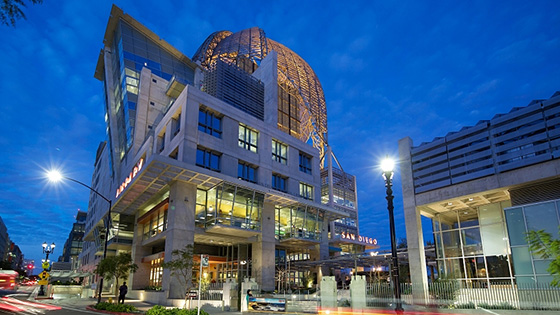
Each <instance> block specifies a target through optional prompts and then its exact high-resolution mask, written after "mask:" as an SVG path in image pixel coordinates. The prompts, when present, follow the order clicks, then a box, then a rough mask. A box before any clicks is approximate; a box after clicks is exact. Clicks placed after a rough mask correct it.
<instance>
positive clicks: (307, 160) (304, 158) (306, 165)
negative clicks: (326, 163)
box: [299, 152, 311, 174]
mask: <svg viewBox="0 0 560 315" xmlns="http://www.w3.org/2000/svg"><path fill="white" fill-rule="evenodd" d="M299 170H300V171H302V172H304V173H306V174H311V157H310V156H309V155H307V154H305V153H301V152H300V153H299Z"/></svg>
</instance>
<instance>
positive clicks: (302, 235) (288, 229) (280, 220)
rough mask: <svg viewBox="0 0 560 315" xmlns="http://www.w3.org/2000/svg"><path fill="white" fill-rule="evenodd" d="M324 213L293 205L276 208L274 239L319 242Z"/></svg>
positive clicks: (312, 208)
mask: <svg viewBox="0 0 560 315" xmlns="http://www.w3.org/2000/svg"><path fill="white" fill-rule="evenodd" d="M324 216H325V213H324V211H322V210H319V209H317V208H314V207H310V206H304V205H295V206H289V207H283V208H280V207H277V208H276V221H275V224H276V231H275V234H276V238H277V239H280V240H281V239H286V238H299V239H307V240H313V241H320V240H321V232H322V230H323V220H324Z"/></svg>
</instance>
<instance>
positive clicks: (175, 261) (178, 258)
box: [161, 244, 194, 307]
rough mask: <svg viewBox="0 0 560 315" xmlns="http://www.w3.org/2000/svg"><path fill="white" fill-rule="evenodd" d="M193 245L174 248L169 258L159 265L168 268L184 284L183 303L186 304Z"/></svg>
mask: <svg viewBox="0 0 560 315" xmlns="http://www.w3.org/2000/svg"><path fill="white" fill-rule="evenodd" d="M193 256H194V254H193V245H191V244H188V245H186V246H185V247H184V248H183V249H176V250H174V251H172V252H171V260H169V261H165V262H163V264H161V267H162V268H163V269H169V271H170V272H171V275H172V276H174V277H176V278H177V279H178V280H179V282H180V283H181V285H184V286H185V304H184V306H183V307H185V306H186V305H187V298H188V292H189V291H190V289H191V288H192V287H193V285H192V270H193V265H194V262H193Z"/></svg>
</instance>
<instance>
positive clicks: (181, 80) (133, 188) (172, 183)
mask: <svg viewBox="0 0 560 315" xmlns="http://www.w3.org/2000/svg"><path fill="white" fill-rule="evenodd" d="M103 42H104V47H103V49H102V50H101V52H100V55H99V59H98V63H97V68H96V71H95V78H97V79H98V80H100V81H101V82H102V83H103V86H104V91H105V110H106V123H107V139H106V140H105V141H103V142H102V143H101V144H100V146H99V148H98V152H97V156H96V161H95V165H94V174H93V177H92V184H91V186H92V187H93V188H94V189H95V190H96V191H98V192H99V193H100V194H102V195H103V196H107V198H109V199H110V200H111V205H112V208H111V212H110V214H111V215H110V216H108V213H109V212H108V209H109V206H110V203H109V202H107V200H104V199H103V198H102V197H100V196H99V195H97V194H95V193H92V194H91V195H90V201H89V211H88V214H87V219H86V222H85V236H84V240H85V242H84V246H83V252H82V253H81V254H80V260H81V264H82V266H83V267H82V268H83V270H84V271H92V270H93V269H94V266H95V264H96V263H97V261H98V260H99V259H100V258H101V257H102V255H103V246H104V242H103V240H104V238H105V236H106V235H107V233H108V238H109V240H108V255H115V254H117V253H119V252H130V253H131V255H132V257H133V259H134V262H135V263H136V264H137V265H138V266H139V269H138V271H137V272H136V273H135V274H133V275H131V278H130V279H129V283H130V287H131V288H132V289H133V290H139V289H143V288H146V287H161V288H162V293H161V294H162V295H164V298H179V299H182V298H184V293H185V287H184V285H182V284H180V283H179V281H178V280H177V279H176V278H174V277H172V276H171V274H170V273H169V271H168V270H164V269H162V267H161V263H162V262H163V261H167V260H170V259H172V251H173V250H178V249H183V248H185V246H186V245H194V252H195V254H197V255H198V254H206V255H209V267H208V269H207V270H206V272H205V277H207V280H208V281H212V282H223V281H226V279H234V280H235V279H236V281H240V280H241V279H243V278H245V277H251V278H254V279H255V280H256V282H257V283H258V284H259V285H260V286H261V288H262V289H264V290H273V289H274V288H275V287H277V284H278V282H279V281H281V282H283V283H289V284H294V285H297V284H299V282H300V281H302V280H301V279H302V278H303V277H304V276H307V277H311V278H313V279H315V281H316V282H317V281H319V280H320V278H321V276H322V275H323V274H324V273H325V272H329V270H328V269H327V270H322V269H321V267H314V268H311V269H309V268H308V269H307V270H292V269H290V268H289V266H290V261H295V260H310V261H315V260H322V259H326V258H328V257H329V255H330V252H329V249H330V250H331V251H332V250H334V251H336V250H345V251H350V250H352V247H355V246H362V247H361V248H362V249H363V246H365V245H370V246H373V245H374V244H373V241H372V239H371V238H363V239H360V236H359V234H358V233H359V230H358V215H357V213H358V212H357V197H356V190H357V189H356V180H355V177H354V176H352V175H349V174H347V173H345V172H344V171H343V170H342V167H340V165H339V164H338V161H336V159H334V158H333V154H332V151H331V148H330V147H329V145H328V143H327V116H326V104H325V99H324V95H323V90H322V87H321V84H320V82H319V80H318V79H317V76H316V75H315V73H314V72H313V70H312V69H311V67H310V66H309V65H308V64H307V63H306V62H305V61H304V60H303V59H302V58H301V57H299V56H298V55H297V54H296V53H294V52H293V51H291V50H290V49H289V48H287V47H285V46H284V45H282V44H280V43H278V42H276V41H274V40H271V39H269V38H267V36H266V34H265V33H264V31H263V30H262V29H260V28H257V27H253V28H249V29H246V30H242V31H239V32H235V33H233V32H230V31H218V32H215V33H213V34H210V36H208V38H207V39H206V40H205V41H204V42H203V43H202V45H201V46H200V47H199V48H198V50H197V51H196V53H195V54H194V56H193V57H192V58H189V57H187V56H185V55H184V54H183V53H182V52H180V51H178V50H177V49H176V48H174V47H173V46H171V45H170V44H169V43H167V42H165V41H164V40H162V39H161V38H160V36H158V35H156V34H154V33H153V32H152V31H150V30H149V29H147V28H146V27H145V26H143V25H142V24H140V23H139V22H138V21H136V20H134V19H133V18H132V17H131V16H129V15H127V14H124V13H123V11H122V10H121V9H119V8H118V7H116V6H113V8H112V10H111V16H110V18H109V22H108V24H107V29H106V32H105V37H104V41H103ZM106 226H109V227H110V228H109V229H108V230H107V229H106V228H105V227H106ZM345 239H346V240H347V242H342V241H341V240H345ZM329 245H331V246H329ZM279 274H281V276H279ZM86 281H89V282H90V283H93V282H96V279H95V278H93V277H91V278H89V279H87V280H86ZM105 285H106V288H107V289H108V288H109V287H110V286H111V285H112V283H111V282H110V281H106V282H105ZM104 289H105V288H104ZM160 298H161V297H160Z"/></svg>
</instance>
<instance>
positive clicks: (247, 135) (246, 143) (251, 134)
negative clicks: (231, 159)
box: [239, 124, 258, 153]
mask: <svg viewBox="0 0 560 315" xmlns="http://www.w3.org/2000/svg"><path fill="white" fill-rule="evenodd" d="M257 138H258V133H257V132H256V131H255V130H253V129H251V128H249V127H247V126H245V125H242V124H239V146H240V147H242V148H244V149H245V150H249V151H251V152H255V153H257Z"/></svg>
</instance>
